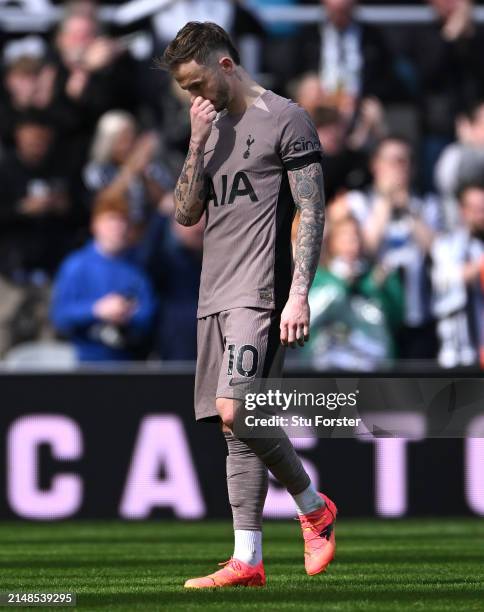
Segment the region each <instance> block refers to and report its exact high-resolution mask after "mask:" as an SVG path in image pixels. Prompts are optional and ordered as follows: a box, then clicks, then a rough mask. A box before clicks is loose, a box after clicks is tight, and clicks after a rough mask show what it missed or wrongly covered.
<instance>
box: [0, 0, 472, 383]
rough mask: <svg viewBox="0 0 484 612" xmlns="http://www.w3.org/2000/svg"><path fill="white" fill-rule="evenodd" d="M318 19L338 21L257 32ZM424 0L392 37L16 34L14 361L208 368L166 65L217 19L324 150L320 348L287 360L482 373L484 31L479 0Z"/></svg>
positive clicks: (3, 285) (235, 8)
mask: <svg viewBox="0 0 484 612" xmlns="http://www.w3.org/2000/svg"><path fill="white" fill-rule="evenodd" d="M302 4H314V5H318V4H321V5H322V6H323V7H324V9H325V17H324V18H321V20H320V21H319V22H317V23H310V24H300V23H297V22H281V21H267V22H265V21H262V20H261V18H260V17H257V15H259V14H264V13H259V11H258V9H260V8H267V7H278V6H280V7H286V6H289V5H292V6H294V7H295V8H296V9H297V7H298V6H300V5H302ZM427 4H428V5H430V7H431V8H432V10H433V14H434V19H433V20H432V21H431V22H429V23H425V24H418V25H406V26H405V25H399V24H397V23H395V24H392V25H388V26H381V27H377V26H375V25H371V24H369V23H367V22H362V21H361V20H359V18H358V5H357V2H356V0H321V2H318V0H314V1H313V2H310V1H307V2H302V0H301V1H300V2H298V1H297V0H246V1H244V2H243V1H240V2H235V1H231V0H178V1H176V2H173V3H169V4H168V6H167V7H165V8H164V9H163V10H161V9H160V11H159V12H158V13H156V14H154V15H151V16H149V18H144V19H141V20H139V21H137V22H134V23H131V24H130V25H129V26H124V27H120V26H113V25H112V24H109V23H104V22H101V20H100V18H99V10H98V6H97V5H96V3H94V2H89V1H86V0H80V1H76V2H72V3H68V4H66V5H65V6H64V9H65V10H64V11H63V16H62V18H61V20H60V22H59V23H58V24H57V25H56V27H55V29H54V30H53V31H51V32H47V33H46V34H45V35H38V34H35V35H34V34H29V33H23V34H22V35H20V34H17V35H15V36H13V35H9V34H7V33H6V32H4V33H3V35H2V37H1V46H2V49H1V88H0V146H1V157H0V192H1V194H2V197H1V200H0V295H1V300H0V358H4V359H5V360H7V361H8V360H9V359H14V358H18V356H19V355H20V354H21V351H22V347H26V346H30V347H31V346H32V343H35V344H37V345H40V344H42V343H50V344H51V345H54V344H55V343H58V342H64V343H66V342H67V343H69V344H70V346H72V347H73V354H74V355H75V359H78V360H81V361H85V362H93V361H121V360H122V361H136V360H163V361H165V360H166V361H172V360H192V359H194V358H195V357H196V306H197V299H198V283H199V274H200V267H201V257H202V247H203V230H204V227H203V221H201V222H200V223H199V224H198V225H197V226H195V227H182V226H180V225H178V224H176V223H175V222H174V220H173V198H172V190H173V188H174V185H175V182H176V179H177V176H178V173H179V171H180V169H181V165H182V164H183V160H184V156H185V151H186V148H187V144H188V139H189V134H190V125H189V114H188V108H189V99H188V98H187V96H186V94H185V93H184V92H183V91H182V90H180V89H179V88H178V87H177V86H176V84H175V83H174V82H173V81H172V80H171V79H170V77H169V75H168V74H167V73H166V72H164V71H162V70H160V69H157V68H156V67H155V64H154V62H153V58H155V57H157V56H159V55H160V54H161V53H162V51H163V49H164V47H165V46H166V44H167V43H168V42H169V41H170V40H171V39H172V38H173V37H174V36H175V35H176V32H177V31H178V30H179V29H180V28H181V27H182V26H183V25H184V24H185V23H186V22H187V21H190V20H199V21H205V20H210V21H216V22H217V23H219V24H220V25H221V26H223V27H224V28H225V29H227V30H228V31H229V32H230V33H231V34H232V36H233V38H234V40H235V42H236V44H237V45H238V46H239V49H240V51H241V55H242V63H243V65H244V66H245V67H246V68H247V69H248V70H249V72H250V73H252V74H253V75H254V76H255V77H256V78H257V80H259V81H260V82H261V83H262V84H263V85H264V86H266V87H267V88H270V89H272V90H274V91H275V92H276V93H279V94H281V95H284V96H287V97H291V98H292V99H294V100H296V101H297V102H298V103H299V104H300V105H301V106H303V107H304V108H306V110H307V111H308V112H309V113H310V115H311V116H312V118H313V120H314V122H315V125H316V127H317V129H318V133H319V137H320V140H321V143H322V146H323V150H324V154H325V155H324V174H325V183H326V185H325V190H326V199H327V202H326V204H327V221H326V230H325V238H324V247H323V250H322V255H321V261H320V266H319V268H318V270H317V273H316V277H315V281H314V285H313V288H312V290H311V294H310V305H311V312H312V334H311V339H310V342H309V343H308V345H307V346H306V347H305V348H304V349H303V350H298V351H294V353H292V351H290V358H294V359H298V360H300V361H301V362H302V363H304V364H306V365H307V364H310V365H312V366H313V367H315V368H318V369H323V370H324V369H343V370H363V371H375V370H382V369H387V368H392V367H393V368H396V369H398V368H404V367H405V364H433V365H434V366H438V367H443V368H455V367H461V366H470V367H474V368H476V367H481V366H483V367H484V308H483V305H484V65H483V63H482V57H484V31H483V30H482V29H481V26H480V24H479V23H477V22H476V21H475V19H474V14H473V5H472V2H471V0H428V2H427ZM297 222H298V217H297V216H296V218H295V221H294V227H293V230H294V231H293V235H294V234H295V231H296V228H297Z"/></svg>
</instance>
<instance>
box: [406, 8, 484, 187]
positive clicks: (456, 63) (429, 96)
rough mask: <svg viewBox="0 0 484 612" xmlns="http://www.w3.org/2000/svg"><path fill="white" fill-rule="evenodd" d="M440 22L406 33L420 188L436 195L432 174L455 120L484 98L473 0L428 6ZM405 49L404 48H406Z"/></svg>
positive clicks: (481, 44)
mask: <svg viewBox="0 0 484 612" xmlns="http://www.w3.org/2000/svg"><path fill="white" fill-rule="evenodd" d="M428 2H429V4H430V5H431V6H432V7H433V9H434V10H435V14H436V17H437V19H436V20H435V21H434V22H433V23H430V24H428V25H422V26H419V28H414V27H412V28H411V29H409V30H408V36H407V41H406V55H407V57H408V58H409V59H410V61H411V63H412V64H413V67H414V71H415V79H416V83H417V86H418V90H419V93H418V95H417V100H416V102H417V108H418V110H419V114H420V128H421V133H422V135H423V140H422V147H421V161H422V163H421V169H422V172H421V174H422V176H421V177H420V181H421V186H422V189H423V190H424V191H432V190H433V189H434V183H433V171H434V166H435V163H436V161H437V159H438V157H439V155H440V153H441V152H442V150H443V148H444V147H445V146H446V145H447V144H449V143H450V142H451V141H452V140H453V138H454V120H455V118H456V116H457V115H458V114H459V113H460V112H462V111H463V109H465V108H466V107H467V106H468V105H470V104H472V103H473V102H474V101H475V100H476V99H478V98H479V97H482V95H483V93H484V92H483V91H482V62H481V58H482V57H483V54H484V42H483V36H482V30H480V29H478V27H477V26H476V24H475V23H474V21H473V2H472V1H471V0H459V1H457V2H456V1H454V0H428ZM404 47H405V44H404Z"/></svg>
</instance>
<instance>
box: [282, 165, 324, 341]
mask: <svg viewBox="0 0 484 612" xmlns="http://www.w3.org/2000/svg"><path fill="white" fill-rule="evenodd" d="M288 177H289V184H290V186H291V192H292V197H293V199H294V202H295V204H296V206H297V207H298V209H299V210H300V213H301V217H300V221H299V227H298V229H297V234H296V245H295V253H294V274H293V277H292V284H291V290H290V292H289V299H288V301H287V304H286V306H285V308H284V310H283V311H282V315H281V342H282V344H283V345H287V344H289V345H291V346H292V347H294V346H295V342H296V341H297V343H298V344H299V345H300V346H303V345H304V341H305V340H308V339H309V303H308V294H309V288H310V287H311V284H312V282H313V279H314V274H315V273H316V268H317V267H318V262H319V256H320V252H321V242H322V239H323V229H324V188H323V171H322V168H321V164H319V163H314V164H309V165H308V166H306V167H304V168H300V169H299V170H289V171H288Z"/></svg>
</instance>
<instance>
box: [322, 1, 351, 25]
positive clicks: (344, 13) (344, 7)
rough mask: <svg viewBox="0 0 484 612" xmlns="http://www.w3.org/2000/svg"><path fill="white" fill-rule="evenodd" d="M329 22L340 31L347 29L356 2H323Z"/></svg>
mask: <svg viewBox="0 0 484 612" xmlns="http://www.w3.org/2000/svg"><path fill="white" fill-rule="evenodd" d="M322 3H323V6H324V8H325V9H326V14H327V16H328V20H329V21H330V22H331V23H332V24H333V25H334V26H335V27H336V28H338V29H340V30H343V29H344V28H346V27H347V26H348V25H349V23H350V22H351V19H352V17H353V9H354V7H355V4H356V0H322Z"/></svg>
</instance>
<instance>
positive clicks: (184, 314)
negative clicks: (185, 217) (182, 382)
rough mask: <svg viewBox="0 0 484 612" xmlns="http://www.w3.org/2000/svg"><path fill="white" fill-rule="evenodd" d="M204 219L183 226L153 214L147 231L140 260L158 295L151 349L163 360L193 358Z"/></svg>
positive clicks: (172, 219) (195, 344) (170, 218)
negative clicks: (157, 319) (155, 324)
mask: <svg viewBox="0 0 484 612" xmlns="http://www.w3.org/2000/svg"><path fill="white" fill-rule="evenodd" d="M204 227H205V221H204V219H202V220H201V221H200V222H199V223H198V224H197V225H195V226H193V227H184V226H183V225H180V224H179V223H176V222H175V221H174V218H173V216H172V215H171V216H170V217H168V216H166V215H163V216H162V215H157V216H155V217H154V219H153V221H152V223H151V225H150V227H149V228H148V230H147V236H146V238H145V242H144V253H143V256H142V257H143V263H144V266H145V267H146V269H147V270H148V272H149V273H150V277H151V278H152V280H153V282H154V285H155V287H156V291H157V293H158V295H160V296H161V298H162V304H161V308H160V317H159V323H158V329H157V332H156V339H155V350H156V353H157V354H158V356H159V357H160V358H161V359H163V360H194V359H196V354H197V321H196V318H197V317H196V315H197V302H198V288H199V285H200V271H201V265H202V245H203V231H204Z"/></svg>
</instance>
